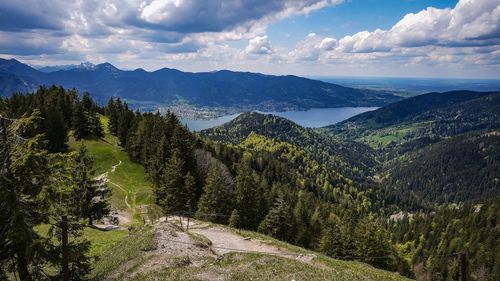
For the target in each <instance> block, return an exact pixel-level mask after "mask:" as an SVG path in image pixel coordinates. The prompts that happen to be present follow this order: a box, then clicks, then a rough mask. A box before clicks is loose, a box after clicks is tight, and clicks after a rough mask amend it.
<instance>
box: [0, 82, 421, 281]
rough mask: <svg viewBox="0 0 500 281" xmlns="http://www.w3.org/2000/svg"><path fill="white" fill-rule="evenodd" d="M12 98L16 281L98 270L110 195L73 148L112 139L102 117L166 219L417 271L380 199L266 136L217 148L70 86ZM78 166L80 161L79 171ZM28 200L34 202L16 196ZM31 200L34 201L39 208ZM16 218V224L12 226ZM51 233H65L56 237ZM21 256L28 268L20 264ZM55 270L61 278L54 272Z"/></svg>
mask: <svg viewBox="0 0 500 281" xmlns="http://www.w3.org/2000/svg"><path fill="white" fill-rule="evenodd" d="M0 102H1V110H2V118H3V119H2V120H3V121H5V122H11V124H12V125H10V127H8V128H7V129H3V132H4V133H5V132H8V133H9V134H10V135H8V136H7V138H6V139H5V140H4V144H6V146H4V147H9V149H7V150H3V151H2V153H4V155H6V156H8V157H7V158H8V159H11V160H12V162H10V161H7V162H4V165H6V166H5V167H6V169H3V170H2V171H3V172H2V173H4V171H5V172H6V174H2V178H1V179H2V180H5V183H8V185H9V186H12V187H13V189H2V192H1V194H0V195H1V196H2V199H4V200H2V204H3V205H2V207H3V209H4V210H7V212H6V213H5V214H6V215H7V216H6V217H2V218H1V221H2V225H1V227H2V229H3V230H4V231H6V233H7V235H3V234H2V236H1V239H2V240H1V243H0V245H2V247H3V248H2V253H3V255H2V260H3V261H5V263H3V262H2V267H1V269H2V273H3V274H7V276H12V274H13V272H15V274H18V275H19V276H22V278H23V279H25V280H29V279H44V278H45V277H43V276H41V275H40V274H47V278H48V279H50V278H56V279H57V278H60V277H61V276H63V275H65V274H66V272H68V274H70V275H71V276H73V277H72V278H73V279H75V280H76V279H78V280H86V279H88V278H89V277H91V276H93V275H94V274H96V273H94V272H93V271H92V265H93V261H92V256H91V254H90V249H91V244H90V243H89V240H87V239H89V237H88V236H84V238H82V236H81V235H82V231H83V230H84V229H85V227H88V226H91V225H92V223H93V221H95V220H100V219H101V218H102V217H103V216H105V215H106V214H108V213H109V211H110V209H109V207H110V202H109V199H110V194H109V189H108V188H107V187H106V184H105V182H102V181H100V180H99V177H97V178H95V173H93V170H92V163H93V161H92V159H91V158H89V157H88V155H87V154H88V152H87V150H86V148H85V147H83V146H82V147H80V148H79V150H78V151H77V152H71V151H70V150H68V140H69V139H70V138H71V139H87V140H88V139H94V140H99V139H100V138H102V137H103V136H104V132H105V130H104V129H105V128H103V127H102V123H101V122H100V118H99V114H106V116H107V124H106V125H107V128H106V129H107V130H108V131H109V133H110V134H112V135H114V136H116V140H117V141H118V142H119V143H120V145H121V146H122V147H123V148H124V150H125V151H126V152H127V153H128V155H129V157H130V159H131V160H132V161H134V162H136V163H138V164H141V165H143V166H144V168H145V171H146V174H147V177H148V180H149V181H150V182H151V185H152V189H153V190H152V191H153V194H154V203H156V205H157V206H158V207H159V208H160V209H161V212H162V213H163V214H165V215H182V216H191V217H196V218H199V219H204V220H207V221H212V222H215V223H222V224H228V225H230V226H234V227H238V228H242V229H245V230H253V231H258V232H260V233H263V234H267V235H270V236H272V237H275V238H278V239H280V240H283V241H287V242H290V243H292V244H295V245H299V246H303V247H306V248H309V249H313V250H316V251H321V252H323V253H325V254H327V255H330V256H332V257H336V258H338V259H348V260H350V259H356V260H360V261H362V262H366V263H369V264H371V265H373V266H376V267H378V268H382V269H387V270H391V271H399V272H401V273H402V274H405V275H408V276H411V275H412V273H411V271H410V269H409V265H408V263H407V262H406V261H405V260H403V259H402V258H401V257H400V256H399V254H398V253H397V251H396V248H395V247H394V245H392V244H391V243H390V239H389V233H388V232H387V231H386V230H385V229H384V228H383V227H382V225H381V221H383V217H382V216H381V213H380V212H379V210H380V208H381V207H380V206H381V203H380V202H378V201H377V200H376V199H374V197H373V196H374V192H375V191H374V190H371V189H369V188H368V187H364V188H360V187H359V186H357V184H356V183H354V182H353V181H352V180H350V179H349V178H348V177H345V176H343V175H342V174H341V173H340V172H338V171H336V170H333V169H331V168H328V167H327V166H325V165H323V164H322V163H321V162H318V161H317V160H315V159H314V158H313V157H312V156H310V154H309V153H308V152H306V151H304V150H302V149H301V148H299V147H297V146H295V145H293V144H290V143H287V142H283V141H280V140H278V139H276V138H268V137H265V136H262V135H257V134H251V135H249V136H248V137H246V138H245V139H244V141H243V142H242V143H241V144H238V145H234V144H226V143H218V142H213V141H210V140H207V139H205V138H204V137H202V136H199V135H195V134H192V133H191V132H189V130H188V129H187V128H186V127H184V126H183V125H182V124H181V122H180V121H179V119H178V118H177V117H176V116H175V114H173V113H167V114H166V115H160V114H151V113H139V112H133V111H131V110H130V109H129V108H128V106H127V104H125V103H123V102H122V101H120V100H119V99H118V100H113V99H111V100H110V101H109V102H108V104H107V105H106V106H105V107H100V106H98V105H97V104H96V103H95V102H94V101H93V100H92V99H91V98H90V96H89V95H88V94H84V95H80V94H79V93H78V92H76V91H66V90H65V89H63V88H60V87H51V88H40V89H39V90H38V91H37V92H36V93H33V94H28V95H21V94H16V95H14V96H13V97H11V98H10V99H2V100H0ZM48 120H51V122H48ZM23 124H26V125H23ZM56 124H57V126H51V125H56ZM17 138H19V140H22V142H21V144H20V143H19V142H18V140H16V139H17ZM104 140H105V139H104ZM24 141H26V142H24ZM35 142H36V145H35ZM49 149H50V150H49ZM26 157H27V158H26ZM26 159H27V160H29V161H28V162H25V161H26ZM31 161H34V162H31ZM72 161H73V162H74V163H75V164H74V165H70V164H68V163H73V162H72ZM26 165H28V166H26ZM9 169H12V170H11V171H12V172H10V170H9ZM113 169H116V166H115V168H113ZM23 173H24V174H23ZM47 175H50V176H47ZM68 178H70V179H71V180H67V179H68ZM11 181H12V182H11ZM110 183H111V182H110ZM112 184H113V185H115V184H116V183H112ZM2 186H4V183H3V182H2ZM17 187H20V189H16V188H17ZM19 192H20V193H21V194H22V196H23V197H22V198H23V199H22V200H26V201H22V203H18V201H16V200H11V198H12V196H14V198H15V196H16V194H19ZM82 194H83V195H82ZM75 202H77V203H75ZM90 202H92V203H90ZM125 203H128V201H127V199H126V198H125ZM27 204H32V205H31V206H32V207H30V209H29V212H26V211H27V209H26V208H25V206H27ZM89 206H93V207H92V208H90V209H89V208H88V207H89ZM47 208H48V210H50V211H49V212H46V211H45V210H47ZM12 214H15V216H14V217H15V218H16V220H15V221H9V219H8V218H9V217H11V216H12ZM42 214H43V215H42ZM214 215H215V216H214ZM20 221H25V222H27V223H23V224H22V225H23V228H18V227H17V226H18V223H19V222H20ZM65 223H68V225H71V227H74V229H73V228H72V229H71V232H70V237H69V239H70V241H71V242H72V244H71V245H70V250H69V251H70V253H72V254H71V255H70V256H69V257H68V259H69V264H70V267H69V268H68V270H67V271H65V269H64V268H63V267H61V260H64V259H66V258H65V257H64V254H63V255H61V252H60V249H61V243H63V242H61V240H60V237H61V236H60V235H61V233H62V231H63V230H64V229H65V226H64V225H65ZM47 225H48V226H47ZM40 227H42V228H43V229H47V228H49V229H53V230H51V231H49V233H50V235H49V237H46V236H45V235H43V234H42V233H40V232H39V231H38V230H37V229H38V228H40ZM20 233H29V236H19V234H20ZM374 233H376V235H373V234H374ZM62 235H63V236H64V234H62ZM93 240H95V239H93ZM41 242H43V243H41ZM127 243H129V242H127ZM147 247H151V246H147ZM63 248H64V247H63ZM48 249H50V251H49V250H48ZM47 251H48V252H47ZM52 251H53V252H52ZM76 253H78V255H76ZM381 256H383V259H381V258H378V257H381ZM52 257H57V258H52ZM14 260H15V261H16V262H17V267H15V268H12V267H9V266H8V264H11V263H9V262H11V261H14ZM99 266H102V265H101V264H100V263H99ZM47 268H51V271H50V272H45V270H46V269H47ZM37 269H42V270H43V271H40V270H37ZM99 272H100V273H99V274H102V272H101V271H99ZM97 276H101V275H97Z"/></svg>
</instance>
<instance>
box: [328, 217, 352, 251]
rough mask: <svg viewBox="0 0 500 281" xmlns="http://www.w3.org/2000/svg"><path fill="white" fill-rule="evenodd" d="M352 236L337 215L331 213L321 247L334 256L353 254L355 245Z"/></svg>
mask: <svg viewBox="0 0 500 281" xmlns="http://www.w3.org/2000/svg"><path fill="white" fill-rule="evenodd" d="M350 237H351V235H350V234H349V233H347V231H346V229H345V228H344V226H343V225H342V224H341V221H340V219H339V218H338V217H337V216H336V215H334V214H330V216H329V218H328V220H327V221H326V223H325V226H324V228H323V235H322V237H321V242H320V247H319V249H320V251H321V252H323V253H325V254H326V255H329V256H332V257H337V256H352V255H353V254H354V252H353V249H354V247H355V246H354V244H353V241H352V239H351V238H350Z"/></svg>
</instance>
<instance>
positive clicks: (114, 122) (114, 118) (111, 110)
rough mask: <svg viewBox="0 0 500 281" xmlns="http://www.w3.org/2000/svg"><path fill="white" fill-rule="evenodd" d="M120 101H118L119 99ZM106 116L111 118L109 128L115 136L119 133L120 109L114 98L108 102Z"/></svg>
mask: <svg viewBox="0 0 500 281" xmlns="http://www.w3.org/2000/svg"><path fill="white" fill-rule="evenodd" d="M117 103H118V101H117ZM105 112H106V116H108V118H109V123H108V130H109V133H110V134H112V135H113V136H116V135H117V134H118V111H117V107H116V106H115V101H114V100H113V98H109V101H108V104H107V106H106V111H105Z"/></svg>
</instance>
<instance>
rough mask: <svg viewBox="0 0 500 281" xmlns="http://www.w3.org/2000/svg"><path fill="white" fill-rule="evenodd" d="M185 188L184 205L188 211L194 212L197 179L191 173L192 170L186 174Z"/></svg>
mask: <svg viewBox="0 0 500 281" xmlns="http://www.w3.org/2000/svg"><path fill="white" fill-rule="evenodd" d="M184 189H185V192H184V194H185V197H186V198H185V199H184V200H185V202H186V205H185V207H184V211H185V212H188V213H192V212H194V211H196V180H195V178H194V177H193V175H191V172H188V173H187V174H186V176H184Z"/></svg>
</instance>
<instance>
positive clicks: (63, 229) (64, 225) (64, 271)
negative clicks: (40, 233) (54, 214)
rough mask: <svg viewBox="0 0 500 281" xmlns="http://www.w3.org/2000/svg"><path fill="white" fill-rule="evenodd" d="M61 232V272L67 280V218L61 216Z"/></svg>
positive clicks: (67, 280)
mask: <svg viewBox="0 0 500 281" xmlns="http://www.w3.org/2000/svg"><path fill="white" fill-rule="evenodd" d="M61 232H62V235H61V236H62V274H63V280H64V281H69V267H68V263H69V253H68V218H67V217H66V216H62V221H61Z"/></svg>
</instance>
